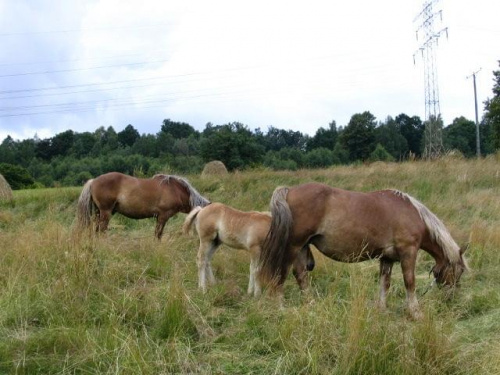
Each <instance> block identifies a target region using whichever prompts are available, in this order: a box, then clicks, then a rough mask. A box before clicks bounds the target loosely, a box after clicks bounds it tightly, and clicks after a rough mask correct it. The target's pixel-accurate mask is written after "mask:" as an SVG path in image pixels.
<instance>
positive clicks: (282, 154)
mask: <svg viewBox="0 0 500 375" xmlns="http://www.w3.org/2000/svg"><path fill="white" fill-rule="evenodd" d="M499 63H500V62H499ZM493 75H494V78H493V81H494V86H493V96H492V98H490V99H488V100H487V101H486V102H485V103H484V112H483V116H482V119H481V122H480V124H479V128H480V144H481V155H483V156H484V155H487V154H491V153H494V152H496V150H498V149H499V148H500V70H498V71H495V72H493ZM429 121H431V122H433V123H434V124H433V126H436V127H437V128H438V129H439V131H441V133H442V138H443V150H442V151H443V152H448V151H452V150H453V152H459V153H461V154H462V155H463V156H464V157H466V158H470V157H474V156H476V124H475V123H474V121H472V120H469V119H467V118H465V117H458V118H455V119H454V120H453V121H452V123H451V124H448V125H447V126H444V124H443V121H442V119H441V118H437V119H431V120H429ZM159 123H160V121H159ZM425 128H426V122H425V121H422V119H421V118H420V117H418V116H409V115H407V114H404V113H402V114H399V115H397V116H396V117H394V118H393V117H387V118H386V119H385V120H383V121H377V119H376V118H375V116H374V115H373V114H371V113H370V112H369V111H365V112H363V113H356V114H354V115H352V116H351V119H350V121H349V122H348V124H346V125H345V126H337V124H336V122H335V121H334V120H333V121H331V122H330V124H328V125H327V126H325V127H320V128H319V129H318V130H317V131H316V133H315V134H314V135H313V136H310V135H307V134H303V133H301V132H300V131H293V130H284V129H278V128H276V127H273V126H269V127H268V128H267V129H266V130H262V129H260V128H257V129H255V130H251V129H250V128H249V127H248V126H247V125H245V124H242V123H240V122H232V123H228V124H222V125H214V124H212V123H207V124H206V126H205V128H204V129H203V131H197V130H196V129H195V128H194V127H193V126H191V125H190V124H188V123H185V122H177V121H172V120H171V119H164V120H163V122H161V124H160V127H159V131H158V132H157V133H156V134H140V133H139V131H138V130H137V129H136V128H135V127H134V126H133V125H132V124H129V125H127V126H126V127H125V128H124V129H123V130H121V131H118V132H117V131H116V130H115V129H114V128H113V126H109V127H107V128H105V127H103V126H101V127H99V128H97V129H96V130H95V131H94V132H81V133H79V132H76V131H73V130H67V131H64V132H62V133H58V134H56V135H55V136H54V137H51V138H46V139H40V138H38V137H37V136H36V135H35V136H34V137H33V138H31V139H24V140H15V139H13V138H12V137H10V136H8V137H7V138H5V139H4V140H3V141H2V143H1V144H0V174H2V175H3V176H4V177H5V178H6V180H7V181H8V182H9V183H10V185H11V187H12V188H13V189H24V188H36V187H53V186H77V185H81V184H82V183H83V182H85V181H86V180H87V179H89V178H92V177H95V176H98V175H100V174H103V173H106V172H109V171H118V172H122V173H126V174H130V175H135V176H152V175H153V174H155V173H158V172H164V173H177V174H190V173H198V172H200V171H201V170H202V168H203V166H204V164H205V163H206V162H208V161H211V160H220V161H222V162H223V163H224V164H225V165H226V167H227V168H228V169H229V170H230V171H234V170H245V169H250V168H253V169H255V168H268V169H271V170H297V169H302V168H308V169H314V168H325V167H329V166H332V165H346V164H353V163H364V162H369V161H378V160H381V161H395V162H398V161H404V160H408V159H418V158H421V157H422V156H423V151H424V145H425Z"/></svg>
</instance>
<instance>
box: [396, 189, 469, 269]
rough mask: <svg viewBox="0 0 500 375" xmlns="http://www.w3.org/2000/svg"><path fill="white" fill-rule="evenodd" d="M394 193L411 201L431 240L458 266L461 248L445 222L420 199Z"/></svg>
mask: <svg viewBox="0 0 500 375" xmlns="http://www.w3.org/2000/svg"><path fill="white" fill-rule="evenodd" d="M394 192H395V194H396V195H399V196H401V197H403V198H406V199H408V201H410V203H411V204H412V206H413V207H415V209H416V210H417V212H418V214H419V215H420V218H421V219H422V221H423V222H424V224H425V227H426V228H427V230H428V231H429V234H430V236H431V240H432V241H434V242H435V243H436V244H437V245H438V246H439V247H440V248H441V249H442V250H443V254H444V256H445V258H446V259H447V260H448V262H449V263H451V264H457V263H458V262H459V261H460V246H458V245H457V243H456V242H455V240H454V239H453V238H452V237H451V234H450V232H449V231H448V229H447V228H446V226H445V225H444V224H443V222H442V221H441V220H440V219H439V218H438V217H437V216H436V215H435V214H434V213H432V212H431V210H429V209H428V208H427V207H426V206H425V205H424V204H423V203H422V202H420V201H419V200H418V199H416V198H413V197H412V196H411V195H409V194H406V193H403V192H400V191H398V190H395V191H394Z"/></svg>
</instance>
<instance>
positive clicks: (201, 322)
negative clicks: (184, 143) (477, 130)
mask: <svg viewBox="0 0 500 375" xmlns="http://www.w3.org/2000/svg"><path fill="white" fill-rule="evenodd" d="M499 173H500V167H499V164H498V161H496V160H494V159H493V158H491V159H486V160H481V161H475V160H474V161H464V160H447V159H443V160H439V161H437V162H433V163H430V162H413V163H402V164H384V163H374V164H371V165H357V166H352V167H338V168H333V169H326V170H315V171H308V170H302V171H297V172H270V171H265V170H262V171H251V172H241V173H234V174H230V175H228V176H227V177H222V178H220V177H218V178H213V179H212V178H205V179H202V178H201V177H199V176H187V177H188V178H189V180H190V181H191V182H192V183H193V185H194V186H196V188H197V189H198V190H199V191H200V192H201V193H202V194H204V195H206V196H207V197H209V198H210V199H211V200H212V201H221V202H224V203H226V204H229V205H231V206H234V207H237V208H240V209H243V210H267V208H268V204H269V199H270V197H271V194H272V192H273V190H274V189H275V187H277V186H280V185H294V184H298V183H302V182H307V181H318V182H323V183H327V184H330V185H332V186H337V187H341V188H347V189H354V190H361V191H369V190H375V189H383V188H396V189H400V190H403V191H405V192H407V193H409V194H411V195H413V196H415V197H416V198H418V199H420V200H421V201H423V202H424V204H426V205H427V206H428V207H429V208H430V209H431V210H433V211H434V212H435V213H436V214H437V215H438V216H439V217H440V218H441V219H442V220H443V221H444V222H445V224H446V225H447V226H448V228H449V229H450V231H451V232H452V234H453V235H454V237H455V238H456V239H457V240H458V242H466V241H470V244H471V246H470V249H469V250H468V253H467V257H468V260H469V263H470V266H471V272H469V273H467V274H466V275H465V276H464V277H463V279H462V287H461V288H460V289H459V290H458V291H457V292H456V293H455V294H454V295H452V296H449V295H447V294H446V293H445V292H444V291H443V290H440V289H431V290H430V291H428V292H427V293H425V292H426V290H427V287H428V284H429V283H430V279H429V277H428V272H429V270H430V269H431V267H432V265H433V261H432V259H431V258H430V257H429V256H428V255H426V254H425V253H423V252H422V254H420V255H419V260H418V266H417V294H418V297H419V301H420V303H421V306H422V310H423V312H424V318H423V319H422V320H420V321H412V320H411V319H409V318H408V315H407V312H406V310H405V305H404V299H405V290H404V287H403V282H402V276H401V271H400V268H399V266H398V265H396V266H395V268H394V272H393V282H392V286H391V291H390V294H389V296H388V309H387V311H385V312H381V311H379V310H378V309H377V308H376V306H375V304H376V299H377V295H378V263H377V262H375V261H372V262H364V263H360V264H342V263H338V262H334V261H332V260H329V259H326V258H325V257H324V256H322V255H321V254H319V253H318V252H315V257H316V262H317V266H316V269H315V270H314V272H312V274H311V285H312V286H311V290H310V293H309V294H308V295H305V296H304V295H301V293H300V292H299V291H298V288H297V286H296V284H295V281H294V280H293V277H290V279H289V280H288V281H287V283H286V291H285V292H286V293H285V302H284V307H283V308H279V306H278V304H277V302H276V301H275V300H273V299H272V298H271V297H269V296H263V297H261V298H259V299H254V298H251V297H249V296H247V294H246V286H247V283H248V266H249V256H248V254H246V253H245V252H243V251H236V250H233V249H229V248H226V247H221V248H220V249H219V250H218V251H217V253H216V254H215V257H214V260H213V267H214V270H215V275H216V278H217V280H218V283H217V284H216V285H215V286H213V287H211V288H209V290H208V292H207V293H206V294H205V295H204V294H202V293H201V292H200V291H199V290H198V288H197V270H196V251H197V246H198V243H197V240H196V238H195V237H185V236H183V235H182V234H181V230H180V229H181V225H182V222H183V220H184V217H185V215H183V214H179V215H177V216H176V217H174V218H173V219H171V220H170V221H169V223H168V224H167V226H166V228H165V234H164V237H163V240H162V241H161V242H158V241H156V240H154V238H153V232H154V221H153V220H149V219H146V220H130V219H127V218H124V217H121V216H119V215H116V216H114V217H113V218H112V220H111V223H110V224H111V225H110V230H109V232H108V233H107V234H106V235H104V236H100V237H98V238H88V237H86V236H80V235H78V234H77V233H76V232H75V231H74V220H75V212H76V201H77V199H78V195H79V193H80V191H81V188H79V187H75V188H61V189H44V190H26V191H15V192H14V196H15V201H14V203H0V374H4V373H6V374H38V373H40V374H95V373H98V374H108V373H109V374H111V373H113V374H117V373H118V374H161V373H164V374H165V373H244V374H252V373H255V374H274V373H280V374H281V373H288V374H310V373H311V374H412V375H413V374H496V373H499V372H500V359H499V358H500V355H499V354H500V344H499V342H500V272H498V270H499V269H500V251H499V250H500V231H499V230H498V228H499V227H500V177H499Z"/></svg>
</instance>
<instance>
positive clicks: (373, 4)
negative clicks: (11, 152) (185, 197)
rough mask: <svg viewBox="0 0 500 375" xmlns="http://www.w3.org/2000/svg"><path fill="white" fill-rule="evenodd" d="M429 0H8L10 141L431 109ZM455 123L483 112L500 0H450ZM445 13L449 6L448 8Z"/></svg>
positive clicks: (446, 81) (0, 33)
mask: <svg viewBox="0 0 500 375" xmlns="http://www.w3.org/2000/svg"><path fill="white" fill-rule="evenodd" d="M422 5H423V1H416V0H409V1H404V0H381V1H369V0H364V1H362V0H351V1H337V0H329V1H314V0H313V1H307V2H306V1H289V0H288V1H272V0H265V1H264V0H263V1H261V0H252V1H245V2H241V1H234V0H232V1H231V0H210V1H206V0H205V1H204V0H168V1H162V0H158V1H148V0H141V1H135V0H130V1H126V0H95V1H90V0H89V1H83V0H82V1H76V0H75V1H68V0H0V46H1V48H0V141H1V140H3V139H4V138H5V137H6V136H7V135H11V136H12V137H13V138H14V139H24V138H32V137H33V136H34V135H35V133H36V134H37V135H38V136H39V137H40V138H47V137H51V136H53V135H55V134H57V133H60V132H62V131H64V130H67V129H72V130H74V131H77V132H83V131H94V130H95V129H96V128H98V127H99V126H105V127H108V126H110V125H111V126H113V127H114V128H115V130H116V131H120V130H122V129H123V128H124V127H125V126H127V125H128V124H132V125H133V126H134V127H135V128H136V129H138V131H139V132H140V133H141V134H142V133H156V132H158V131H159V129H160V126H161V123H162V121H163V119H166V118H170V119H171V120H173V121H181V122H187V123H189V124H191V125H192V126H193V127H194V128H196V129H197V130H203V129H204V127H205V125H206V123H207V122H211V123H213V124H216V125H218V124H225V123H228V122H233V121H239V122H242V123H244V124H246V125H248V126H249V127H250V128H251V129H255V128H258V127H260V128H261V129H262V130H264V131H266V130H267V128H268V126H271V125H272V126H275V127H278V128H282V129H287V130H288V129H293V130H300V131H301V132H303V133H307V134H310V135H314V133H315V132H316V130H317V129H318V128H319V127H327V126H328V124H329V123H330V122H331V121H332V120H335V121H336V123H337V125H338V126H345V125H346V124H347V123H348V121H349V119H350V117H351V116H352V115H353V114H355V113H360V112H364V111H370V112H371V113H372V114H373V115H375V116H376V117H377V120H378V121H383V120H385V119H386V118H387V116H392V117H395V116H397V115H398V114H400V113H406V114H408V115H410V116H413V115H417V116H420V117H421V118H424V117H425V107H424V75H423V66H424V65H423V61H422V58H421V57H419V56H418V55H417V58H416V63H415V64H414V59H413V55H414V53H415V51H417V49H418V47H419V45H420V44H421V43H422V42H423V40H422V38H420V41H417V40H416V32H415V31H416V29H417V28H418V26H419V22H414V20H415V17H416V16H417V15H418V13H419V12H420V10H421V8H422ZM434 9H435V11H438V10H442V16H443V19H442V22H441V21H438V22H436V24H435V30H436V31H438V30H441V29H443V28H445V27H448V31H449V37H448V38H446V35H445V34H443V35H442V36H441V38H440V40H439V46H438V50H437V56H438V63H437V65H438V82H439V91H440V104H441V113H442V116H443V119H444V122H445V125H447V124H449V123H451V122H452V121H453V119H454V118H456V117H458V116H465V117H467V118H469V119H471V120H474V96H473V84H472V80H471V79H467V76H469V75H470V74H471V73H473V72H474V71H477V70H479V69H480V68H481V69H482V70H481V71H480V73H479V74H478V75H477V86H478V101H479V110H480V117H481V114H482V110H483V104H482V103H483V101H484V100H486V99H487V98H488V97H491V96H492V87H493V74H492V71H493V70H498V69H500V68H499V65H498V60H500V23H499V22H498V15H499V14H500V1H498V0H476V1H474V2H470V1H465V0H453V1H452V0H441V1H439V2H436V4H435V5H434ZM438 20H439V19H438Z"/></svg>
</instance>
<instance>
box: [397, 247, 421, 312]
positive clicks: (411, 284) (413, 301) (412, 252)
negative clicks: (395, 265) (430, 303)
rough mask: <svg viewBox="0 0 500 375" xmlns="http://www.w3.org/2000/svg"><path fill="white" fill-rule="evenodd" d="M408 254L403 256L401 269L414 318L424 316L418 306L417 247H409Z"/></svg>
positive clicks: (407, 301) (408, 303) (407, 299)
mask: <svg viewBox="0 0 500 375" xmlns="http://www.w3.org/2000/svg"><path fill="white" fill-rule="evenodd" d="M406 251H407V254H405V255H404V256H403V257H401V269H402V271H403V279H404V283H405V287H406V303H407V306H408V309H409V310H410V315H411V316H412V318H413V319H420V318H422V313H421V312H420V308H419V306H418V301H417V296H416V294H415V263H416V260H417V249H416V248H414V247H412V248H407V249H406Z"/></svg>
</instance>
